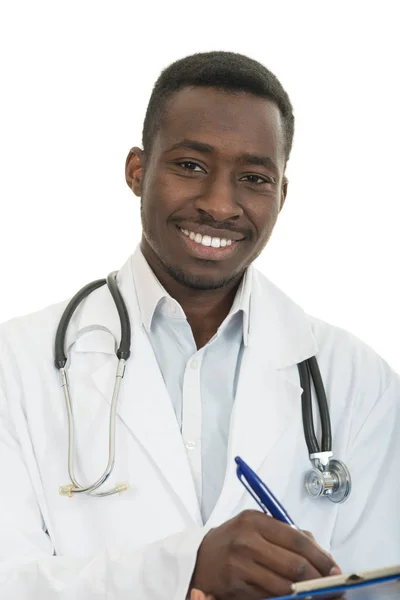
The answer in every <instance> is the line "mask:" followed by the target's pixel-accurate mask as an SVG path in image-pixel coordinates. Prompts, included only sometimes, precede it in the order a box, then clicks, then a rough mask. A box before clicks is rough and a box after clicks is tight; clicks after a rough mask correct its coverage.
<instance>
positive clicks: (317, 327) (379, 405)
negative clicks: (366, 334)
mask: <svg viewBox="0 0 400 600" xmlns="http://www.w3.org/2000/svg"><path fill="white" fill-rule="evenodd" d="M307 318H308V320H309V323H310V326H311V328H312V331H313V335H314V336H315V339H316V343H317V347H318V353H317V355H316V357H317V360H318V364H319V366H320V370H321V375H322V378H323V381H324V385H325V389H326V393H327V398H328V404H329V406H330V413H331V417H332V420H333V422H341V420H342V418H343V415H344V416H345V418H346V419H347V420H348V421H350V422H351V423H352V425H351V429H350V431H351V432H352V433H351V434H350V436H351V437H353V436H357V435H358V434H359V432H360V431H361V430H368V429H370V428H371V423H374V424H375V425H377V423H378V422H379V421H381V422H382V424H383V423H384V422H386V424H387V425H388V426H389V425H390V427H392V426H393V423H394V422H397V423H399V424H400V377H399V375H398V374H397V373H396V372H395V371H394V370H393V369H392V368H391V367H390V365H389V364H388V363H387V362H386V361H385V360H384V359H383V358H382V357H381V356H380V355H379V354H378V353H377V352H376V351H375V350H374V349H373V348H371V347H370V346H369V345H368V344H366V343H365V342H363V341H362V340H360V339H359V338H358V337H356V336H355V335H353V334H352V333H350V332H349V331H346V330H345V329H341V328H340V327H337V326H333V325H330V324H329V323H326V322H324V321H322V320H320V319H317V318H315V317H311V316H307ZM371 433H372V431H371ZM388 433H389V432H388Z"/></svg>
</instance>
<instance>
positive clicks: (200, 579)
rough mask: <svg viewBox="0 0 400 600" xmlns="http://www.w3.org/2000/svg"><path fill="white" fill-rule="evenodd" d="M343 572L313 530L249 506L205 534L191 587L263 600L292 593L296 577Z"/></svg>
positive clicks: (223, 596) (241, 598) (232, 597)
mask: <svg viewBox="0 0 400 600" xmlns="http://www.w3.org/2000/svg"><path fill="white" fill-rule="evenodd" d="M339 573H340V569H339V567H338V566H337V564H336V563H335V562H334V560H333V558H332V557H331V556H330V554H328V553H327V552H325V551H324V550H323V549H322V548H320V547H319V546H318V545H317V544H316V543H315V541H314V540H313V538H312V537H310V535H307V534H306V533H303V532H302V531H297V530H296V529H294V528H293V527H290V526H289V525H286V524H285V523H281V522H280V521H277V520H275V519H273V518H272V517H269V516H268V515H265V514H263V513H261V512H258V511H252V510H247V511H244V512H242V513H240V514H239V515H238V516H236V517H235V518H233V519H231V520H230V521H227V522H226V523H224V524H223V525H221V526H220V527H217V528H215V529H212V530H211V531H209V533H208V534H207V535H206V536H205V538H204V540H203V542H202V544H201V545H200V548H199V551H198V554H197V561H196V567H195V570H194V573H193V577H192V581H191V588H195V589H196V590H197V589H199V590H203V592H204V593H205V594H206V597H207V594H211V595H212V596H214V597H216V598H218V600H225V599H226V600H228V598H229V600H236V599H238V600H260V599H262V598H266V597H271V596H286V595H288V594H291V592H292V590H291V584H292V583H294V582H296V581H305V580H307V579H316V578H319V577H325V576H327V575H336V574H339ZM195 598H196V596H195Z"/></svg>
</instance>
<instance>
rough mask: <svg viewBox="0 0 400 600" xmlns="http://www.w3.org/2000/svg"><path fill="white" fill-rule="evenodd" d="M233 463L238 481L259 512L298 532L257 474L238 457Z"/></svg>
mask: <svg viewBox="0 0 400 600" xmlns="http://www.w3.org/2000/svg"><path fill="white" fill-rule="evenodd" d="M235 462H236V464H237V470H236V473H237V476H238V478H239V481H240V482H241V483H242V484H243V485H244V487H245V488H246V490H247V491H248V492H249V494H251V495H252V496H253V498H254V500H255V501H256V502H257V504H258V505H259V507H260V508H261V510H263V511H264V512H265V513H270V514H271V515H272V516H273V517H274V519H277V520H278V521H282V522H283V523H287V524H288V525H290V527H293V528H294V529H297V530H298V529H299V528H298V527H297V525H295V523H294V522H293V521H292V519H291V518H290V516H289V515H288V513H287V512H286V510H285V509H284V508H283V506H282V504H281V503H280V502H279V501H278V500H277V499H276V498H275V496H274V494H273V493H272V492H271V490H270V489H268V487H267V486H266V485H265V483H264V482H263V481H262V480H261V479H260V478H259V476H258V475H257V473H254V471H253V470H252V469H250V467H249V465H247V464H246V463H245V462H244V460H242V459H241V458H240V457H239V456H237V457H236V458H235Z"/></svg>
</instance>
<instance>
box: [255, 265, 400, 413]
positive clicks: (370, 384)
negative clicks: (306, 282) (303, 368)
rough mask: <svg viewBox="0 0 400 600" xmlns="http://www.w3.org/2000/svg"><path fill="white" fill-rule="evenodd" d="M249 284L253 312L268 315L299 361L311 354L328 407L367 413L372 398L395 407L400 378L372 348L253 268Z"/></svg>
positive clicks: (399, 400)
mask: <svg viewBox="0 0 400 600" xmlns="http://www.w3.org/2000/svg"><path fill="white" fill-rule="evenodd" d="M253 283H254V284H255V285H254V287H253V289H254V290H255V291H256V296H259V297H260V298H262V302H261V307H262V309H259V310H257V313H258V315H260V314H263V315H264V316H263V317H262V318H263V319H266V318H268V317H267V314H268V312H266V310H267V311H269V313H270V314H272V318H273V319H274V320H277V321H278V325H277V329H278V330H279V332H281V336H283V337H285V338H286V342H285V344H286V346H287V347H288V346H289V347H290V346H293V347H295V346H297V347H299V348H300V349H301V352H302V358H301V360H302V359H303V358H309V357H310V356H311V355H315V357H316V360H317V363H318V366H319V369H320V371H321V376H322V380H323V383H324V386H325V389H326V393H327V399H328V404H329V405H331V409H333V410H335V408H336V409H337V410H338V411H339V412H340V411H342V410H347V409H348V408H350V405H351V407H352V408H353V409H355V410H356V411H360V412H362V413H365V414H366V413H368V411H370V410H372V408H373V406H374V405H375V404H376V403H379V402H382V401H386V400H387V401H389V399H390V402H395V403H396V404H397V410H399V411H400V377H399V375H398V374H397V373H396V372H395V371H394V370H393V369H392V368H391V367H390V365H389V364H388V363H387V362H386V361H385V360H384V359H383V358H382V357H381V356H380V355H379V354H378V353H377V352H376V351H375V350H374V349H373V348H371V347H370V346H369V345H368V344H366V343H365V342H363V341H362V340H361V339H359V338H358V337H356V336H355V335H354V334H352V333H351V332H349V331H347V330H345V329H343V328H340V327H338V326H335V325H331V324H330V323H327V322H326V321H323V320H321V319H319V318H316V317H314V316H311V315H309V314H307V313H306V312H305V311H304V310H303V308H302V307H301V306H300V305H299V304H297V303H296V301H295V300H293V299H292V298H290V297H288V296H287V295H286V294H285V292H283V291H282V290H281V289H279V288H278V287H277V286H275V284H274V283H272V282H271V281H270V280H269V279H267V278H266V277H265V275H263V274H262V273H260V272H259V271H258V270H256V269H253ZM265 307H267V309H266V310H265ZM258 318H259V317H258ZM257 325H258V324H257ZM310 338H311V339H312V343H310ZM306 339H308V342H307V343H305V342H304V340H306ZM304 353H307V354H308V355H307V356H305V355H304ZM311 353H312V354H311ZM297 362H298V360H297ZM292 368H293V371H294V376H295V377H297V374H296V371H297V369H296V368H294V367H292Z"/></svg>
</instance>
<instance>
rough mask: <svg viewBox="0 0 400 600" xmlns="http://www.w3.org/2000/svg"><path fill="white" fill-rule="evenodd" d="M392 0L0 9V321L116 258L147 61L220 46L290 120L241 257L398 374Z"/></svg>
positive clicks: (129, 198)
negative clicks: (285, 144) (270, 230)
mask: <svg viewBox="0 0 400 600" xmlns="http://www.w3.org/2000/svg"><path fill="white" fill-rule="evenodd" d="M399 10H400V7H399V4H398V2H397V1H396V0H393V1H392V2H390V1H385V0H380V1H379V2H368V1H365V0H364V1H355V0H354V1H351V0H345V1H338V0H335V2H323V1H321V0H318V1H307V0H302V1H298V0H296V1H293V2H288V1H285V0H279V1H278V0H276V1H275V2H272V1H268V0H263V1H258V2H250V1H248V2H235V1H231V2H222V1H221V2H218V1H217V0H213V1H212V2H209V1H204V0H203V1H202V2H174V1H169V2H163V3H160V5H159V6H158V4H157V3H155V4H153V3H150V2H149V3H147V2H146V1H145V0H142V2H140V3H139V2H136V1H134V0H131V1H130V2H128V1H122V0H121V1H118V0H113V1H112V2H110V1H109V0H108V1H103V0H68V1H66V0H63V1H58V0H49V1H47V2H46V1H43V0H36V1H28V0H27V1H25V2H23V1H18V0H12V1H10V2H3V3H2V4H1V5H0V46H1V47H0V57H1V58H0V60H1V61H2V64H1V79H0V103H1V110H0V171H1V173H0V200H1V209H0V210H1V212H0V226H1V235H0V263H1V264H0V266H1V282H2V283H1V292H0V321H4V320H6V319H9V318H11V317H12V316H15V315H20V314H24V313H26V312H31V311H34V310H37V309H40V308H42V307H43V306H45V305H48V304H51V303H53V302H56V301H59V300H62V299H64V298H67V297H69V296H71V295H72V294H73V293H74V292H75V291H76V290H77V289H78V288H79V287H80V286H82V285H83V284H85V283H86V282H88V281H90V280H92V279H95V278H97V277H102V276H105V275H106V274H107V273H108V272H109V271H110V270H112V269H116V268H119V267H120V266H121V265H122V263H123V262H124V261H125V259H126V257H127V256H128V255H129V254H130V253H131V252H132V251H133V250H134V248H135V246H136V244H137V242H138V240H139V238H140V219H139V200H138V199H137V198H136V197H134V196H133V195H132V193H131V192H130V191H129V189H128V187H127V186H126V184H125V182H124V161H125V156H126V153H127V151H128V150H129V148H130V147H131V146H133V145H140V143H141V129H142V122H143V117H144V113H145V109H146V105H147V102H148V99H149V96H150V93H151V88H152V85H153V83H154V82H155V80H156V78H157V77H158V75H159V73H160V70H161V69H162V68H164V67H165V66H167V65H168V64H169V63H171V62H172V61H173V60H175V59H177V58H180V57H182V56H185V55H187V54H191V53H193V52H196V51H206V50H214V49H217V50H220V49H222V50H233V51H237V52H242V53H245V54H248V55H249V56H251V57H253V58H255V59H258V60H260V61H261V62H263V63H264V64H265V65H266V66H267V67H269V68H270V69H271V70H272V71H274V72H275V73H276V74H277V75H278V77H279V78H280V79H281V81H282V83H283V85H284V86H285V87H286V89H287V91H288V92H289V95H290V96H291V99H292V102H293V104H294V107H295V112H296V118H297V131H296V136H295V146H294V150H293V154H292V158H291V161H290V164H289V170H288V174H289V179H290V187H289V196H288V199H287V203H286V206H285V208H284V211H283V214H282V215H281V218H280V221H279V223H278V225H277V228H276V230H275V233H274V235H273V238H272V240H271V242H270V244H269V246H268V248H267V249H266V250H265V252H264V254H263V256H262V257H261V258H260V259H259V261H258V266H259V267H260V268H261V270H262V271H263V272H264V273H266V274H267V275H268V276H269V277H270V278H271V279H272V280H273V281H274V282H275V283H276V284H278V285H279V286H280V287H281V288H283V289H284V290H285V291H286V292H287V293H288V294H289V295H291V296H292V297H293V298H294V299H295V300H296V301H297V302H298V303H300V304H301V305H302V306H303V307H304V308H305V309H306V311H308V312H310V313H312V314H314V315H315V316H318V317H320V318H323V319H325V320H327V321H329V322H331V323H333V324H336V325H340V326H342V327H344V328H346V329H349V330H351V331H352V332H354V333H355V334H356V335H358V336H359V337H361V338H362V339H364V340H365V341H366V342H367V343H369V344H370V345H372V346H373V347H375V348H376V350H377V351H378V352H379V353H381V354H382V355H383V356H384V357H385V358H386V359H387V360H388V361H389V362H390V363H391V364H392V365H393V366H394V367H395V368H396V369H397V370H399V371H400V349H399V343H398V341H399V338H400V315H399V311H398V307H399V300H400V297H399V296H400V294H399V260H398V255H399V249H400V239H399V235H398V232H399V223H398V221H399V216H400V209H399V202H400V194H399V189H398V173H399V169H398V163H399V147H398V140H399V134H400V108H399V107H400V93H399V56H400V41H399V38H400V36H399V30H398V24H399V18H398V17H397V12H398V11H399Z"/></svg>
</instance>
